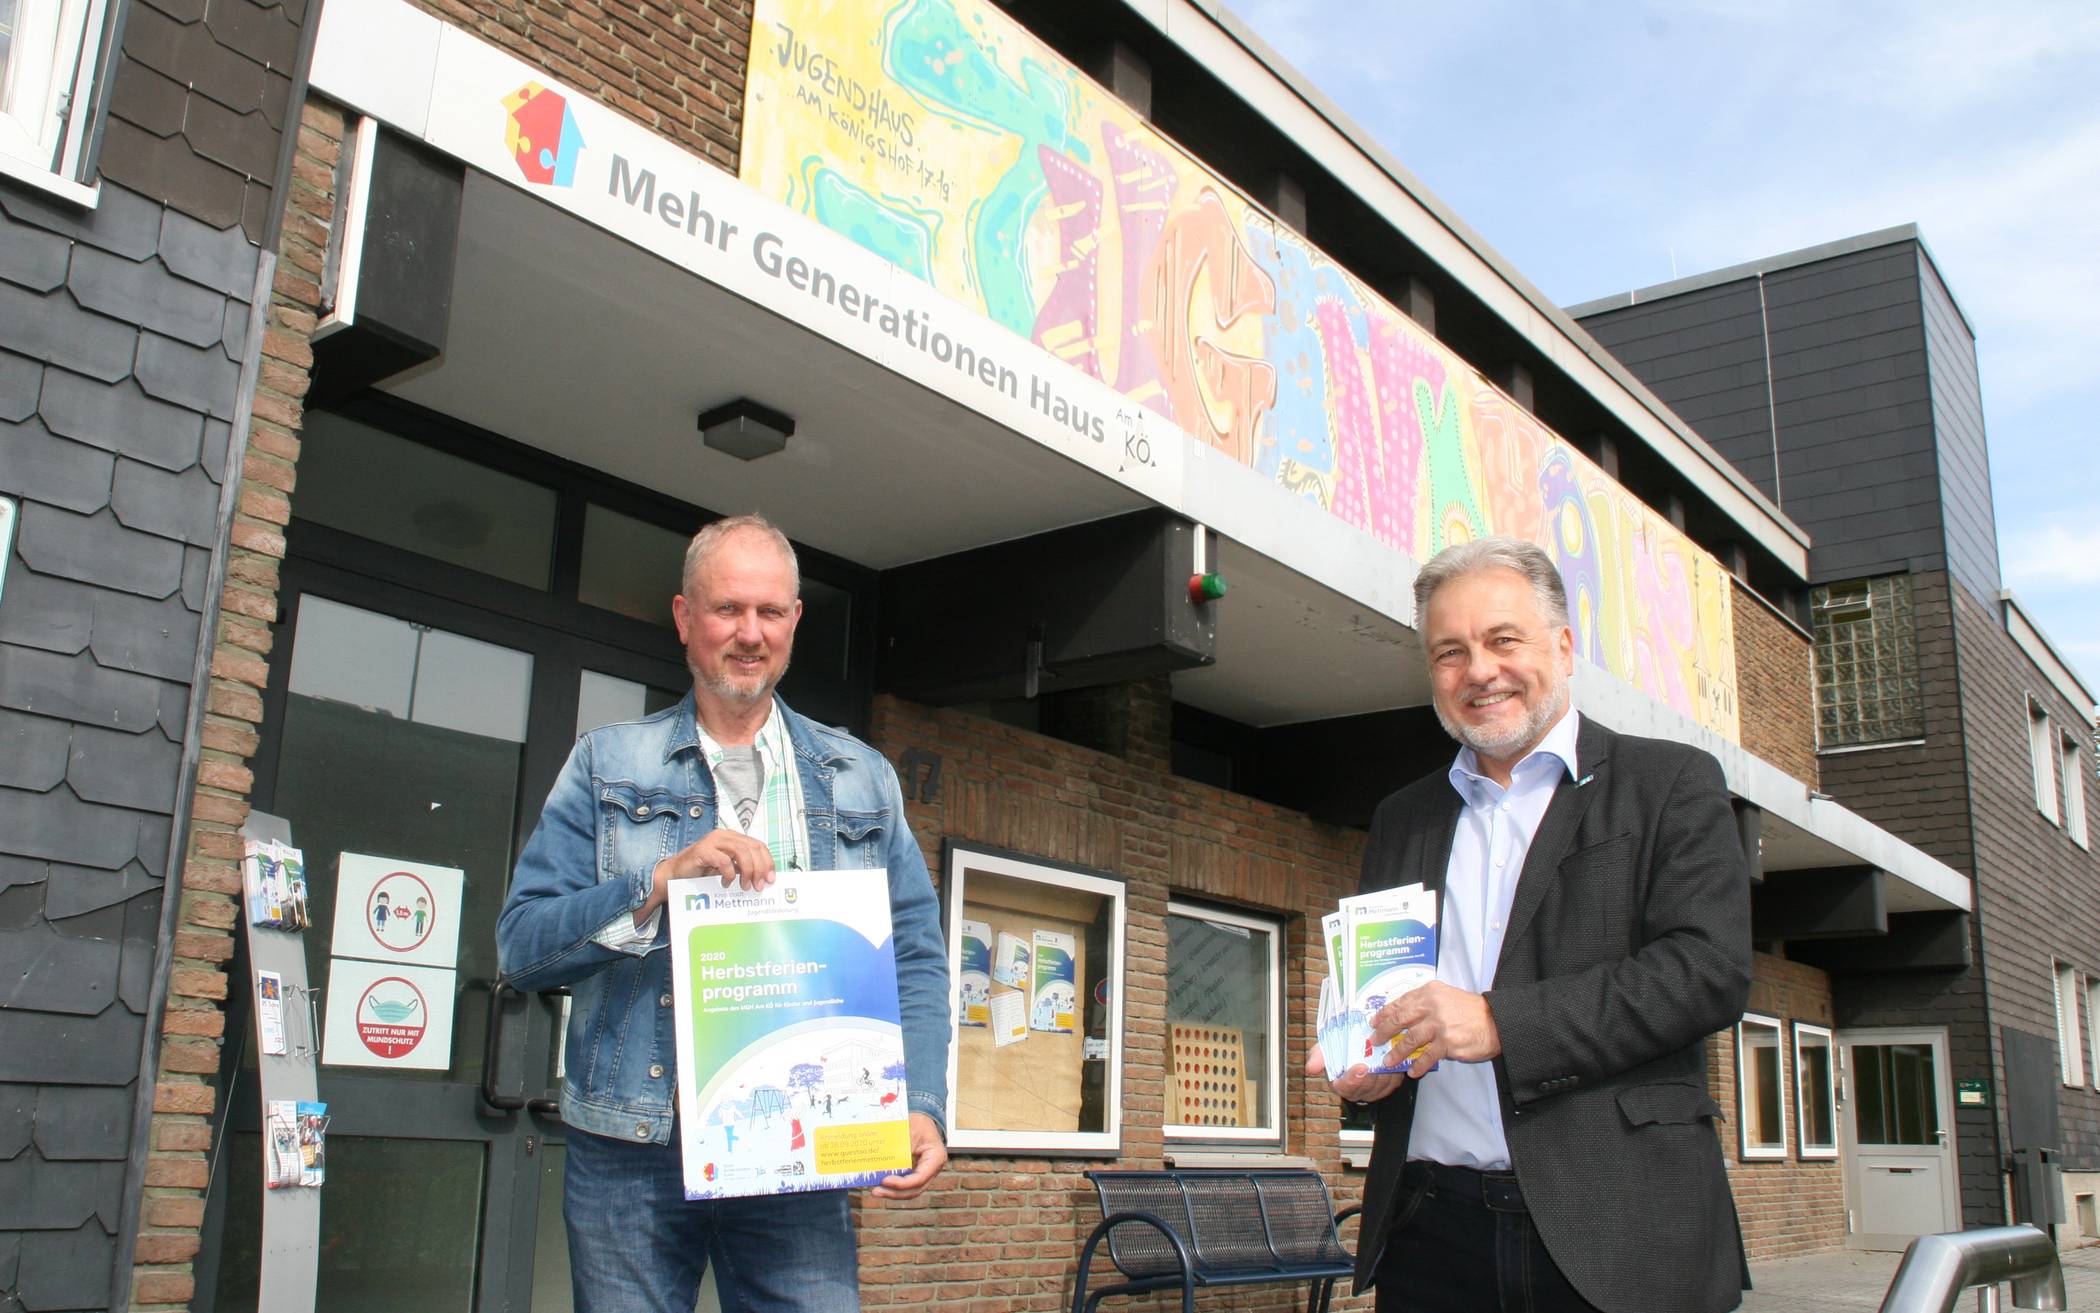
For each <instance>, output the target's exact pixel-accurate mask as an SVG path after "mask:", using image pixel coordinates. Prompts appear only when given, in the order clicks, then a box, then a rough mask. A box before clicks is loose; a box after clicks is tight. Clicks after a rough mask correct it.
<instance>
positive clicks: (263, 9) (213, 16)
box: [204, 0, 299, 68]
mask: <svg viewBox="0 0 2100 1313" xmlns="http://www.w3.org/2000/svg"><path fill="white" fill-rule="evenodd" d="M204 25H205V26H206V27H208V28H210V29H211V33H212V35H213V36H215V37H217V38H219V40H220V42H221V43H222V44H224V45H227V46H230V47H232V48H233V49H235V50H237V51H239V52H240V53H241V54H244V55H246V56H247V57H248V58H250V59H252V60H254V61H255V62H256V63H258V64H270V65H274V66H275V67H277V68H289V67H291V66H292V64H293V63H295V62H296V61H297V60H298V58H299V24H298V23H297V21H295V20H294V19H293V18H292V17H291V16H290V15H288V14H286V13H285V12H284V11H283V10H281V9H277V8H274V7H269V6H264V5H258V4H254V3H252V2H251V0H210V4H209V5H208V7H207V8H206V10H205V14H204Z"/></svg>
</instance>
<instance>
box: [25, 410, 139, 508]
mask: <svg viewBox="0 0 2100 1313" xmlns="http://www.w3.org/2000/svg"><path fill="white" fill-rule="evenodd" d="M115 466H116V457H114V456H112V455H110V454H109V453H108V452H106V451H97V450H96V449H95V448H93V447H90V446H87V445H85V444H83V443H78V442H73V441H71V440H69V439H66V438H61V437H55V436H53V435H52V433H51V430H49V429H47V428H45V427H44V424H43V421H41V420H38V419H33V418H32V419H26V420H23V421H22V422H21V423H19V424H0V492H8V493H13V494H14V495H15V496H17V497H21V498H24V499H26V500H28V501H37V502H43V503H44V504H45V505H47V506H62V507H64V508H65V509H67V510H69V511H73V512H75V513H76V514H80V515H92V514H94V513H95V512H96V511H99V510H101V509H102V508H103V507H105V506H107V505H109V494H110V487H111V485H112V482H113V479H112V475H113V472H114V470H115Z"/></svg>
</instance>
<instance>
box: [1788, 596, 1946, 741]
mask: <svg viewBox="0 0 2100 1313" xmlns="http://www.w3.org/2000/svg"><path fill="white" fill-rule="evenodd" d="M1810 608H1811V610H1812V611H1813V612H1814V615H1815V624H1816V733H1817V739H1818V742H1819V743H1820V744H1821V745H1822V746H1823V747H1825V748H1842V747H1854V746H1858V745H1862V744H1869V743H1893V742H1898V741H1900V740H1903V739H1914V738H1918V737H1920V736H1921V735H1923V734H1924V732H1925V716H1924V707H1923V702H1922V700H1921V699H1920V697H1919V693H1918V644H1917V634H1916V621H1915V619H1914V617H1913V615H1912V611H1911V597H1910V576H1909V575H1901V574H1892V575H1884V576H1882V577H1881V578H1878V579H1855V580H1853V581H1851V582H1849V583H1842V584H1825V585H1824V586H1822V587H1820V588H1817V589H1816V590H1815V591H1814V592H1813V593H1812V594H1811V595H1810Z"/></svg>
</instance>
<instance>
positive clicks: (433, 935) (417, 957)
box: [328, 853, 467, 968]
mask: <svg viewBox="0 0 2100 1313" xmlns="http://www.w3.org/2000/svg"><path fill="white" fill-rule="evenodd" d="M466 879H467V875H466V872H464V871H462V870H460V869H459V868H457V867H453V866H429V865H426V864H424V863H422V862H404V861H399V860H396V859H394V858H391V857H369V856H366V855H365V854H363V853H344V854H343V857H342V862H341V864H340V865H339V866H338V868H337V874H336V882H335V938H334V939H333V940H332V941H331V942H330V943H329V946H328V951H329V952H331V953H333V954H335V955H336V956H337V957H361V958H367V959H370V960H372V961H378V962H407V963H412V964H414V965H417V966H429V967H447V968H449V967H453V966H456V965H458V963H459V906H460V898H461V895H462V893H463V892H464V890H465V888H466Z"/></svg>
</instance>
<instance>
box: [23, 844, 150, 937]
mask: <svg viewBox="0 0 2100 1313" xmlns="http://www.w3.org/2000/svg"><path fill="white" fill-rule="evenodd" d="M45 869H46V870H47V871H48V872H49V876H48V877H47V879H46V881H45V884H46V888H45V890H44V915H45V916H48V917H50V918H51V919H52V920H54V921H63V920H66V919H68V918H71V917H76V916H86V915H87V914H88V913H90V912H99V911H102V910H103V909H105V908H110V907H118V906H122V905H124V904H125V903H128V902H129V901H130V900H131V899H133V898H137V897H138V896H139V895H140V894H143V893H147V892H150V891H152V890H155V889H158V888H160V881H159V880H158V879H156V878H155V877H153V876H152V875H149V874H148V873H147V871H146V868H145V867H143V866H141V865H139V864H138V863H137V862H133V863H131V864H130V865H128V866H126V867H125V868H124V869H123V870H121V871H98V870H96V869H95V868H94V867H92V866H68V865H67V864H65V863H64V862H52V863H50V864H49V865H48V866H47V867H46V868H45ZM126 915H127V917H128V916H129V909H128V908H127V909H126ZM125 925H126V929H125V934H126V935H127V936H129V935H130V933H131V931H130V922H129V920H128V919H127V921H126V922H125ZM146 933H147V934H148V935H149V937H150V936H151V935H152V934H153V933H154V929H153V928H149V929H148V930H147V932H146Z"/></svg>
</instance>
